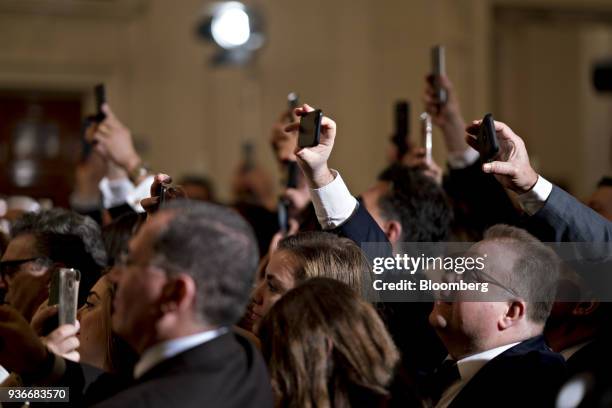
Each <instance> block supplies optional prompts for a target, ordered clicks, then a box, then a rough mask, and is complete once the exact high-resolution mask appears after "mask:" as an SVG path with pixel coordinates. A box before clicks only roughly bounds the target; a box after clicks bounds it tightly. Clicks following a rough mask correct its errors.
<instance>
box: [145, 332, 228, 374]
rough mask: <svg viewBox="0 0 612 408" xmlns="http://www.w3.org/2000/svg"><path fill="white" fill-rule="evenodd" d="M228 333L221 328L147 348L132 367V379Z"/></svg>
mask: <svg viewBox="0 0 612 408" xmlns="http://www.w3.org/2000/svg"><path fill="white" fill-rule="evenodd" d="M228 331H229V329H228V328H227V327H221V328H219V329H215V330H207V331H203V332H200V333H196V334H192V335H190V336H184V337H179V338H178V339H172V340H168V341H164V342H161V343H158V344H156V345H154V346H152V347H149V348H148V349H147V350H145V352H144V353H142V356H141V357H140V360H138V363H136V365H135V366H134V378H140V377H142V376H143V375H144V373H146V372H147V371H149V370H150V369H151V368H153V367H154V366H156V365H157V364H159V363H161V362H162V361H164V360H168V359H170V358H172V357H174V356H176V355H177V354H180V353H182V352H183V351H186V350H188V349H190V348H194V347H196V346H199V345H201V344H204V343H206V342H208V341H211V340H213V339H215V338H217V337H219V336H221V335H222V334H225V333H227V332H228Z"/></svg>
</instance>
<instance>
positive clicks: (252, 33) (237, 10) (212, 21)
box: [197, 1, 264, 65]
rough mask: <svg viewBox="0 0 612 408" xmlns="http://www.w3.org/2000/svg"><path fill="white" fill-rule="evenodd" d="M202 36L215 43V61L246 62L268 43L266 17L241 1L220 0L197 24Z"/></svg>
mask: <svg viewBox="0 0 612 408" xmlns="http://www.w3.org/2000/svg"><path fill="white" fill-rule="evenodd" d="M197 34H198V36H199V37H200V38H203V39H205V40H207V41H211V42H213V43H214V44H215V46H216V47H217V49H218V52H217V53H216V54H215V55H214V56H213V59H212V62H213V64H215V65H219V64H244V63H246V62H247V61H249V60H250V59H251V58H252V57H253V55H254V53H255V51H257V50H258V49H259V48H261V47H262V46H263V44H264V34H263V19H262V18H261V15H260V14H259V13H258V12H257V11H256V10H255V8H254V7H252V6H249V7H247V6H246V5H244V4H243V3H241V2H239V1H223V2H216V3H213V4H211V5H210V6H207V7H206V8H205V10H204V13H203V18H202V20H200V22H199V23H198V26H197Z"/></svg>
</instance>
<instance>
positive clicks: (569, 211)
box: [528, 186, 612, 242]
mask: <svg viewBox="0 0 612 408" xmlns="http://www.w3.org/2000/svg"><path fill="white" fill-rule="evenodd" d="M528 225H529V229H530V230H531V231H534V233H535V234H536V235H537V236H538V238H540V239H542V240H546V241H555V242H610V241H612V222H610V221H608V220H606V219H605V218H603V217H602V216H601V215H599V214H598V213H596V212H595V211H593V210H592V209H590V208H589V207H587V206H586V205H584V204H582V203H581V202H579V201H578V200H577V199H576V198H574V197H573V196H571V195H570V194H568V193H566V192H565V191H563V190H562V189H561V188H559V187H557V186H553V189H552V191H551V193H550V196H549V197H548V199H547V200H546V202H545V203H544V206H543V207H542V208H540V210H539V211H537V212H536V213H535V214H534V215H532V216H531V217H530V219H529V222H528Z"/></svg>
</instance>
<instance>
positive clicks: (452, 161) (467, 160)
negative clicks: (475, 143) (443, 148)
mask: <svg viewBox="0 0 612 408" xmlns="http://www.w3.org/2000/svg"><path fill="white" fill-rule="evenodd" d="M479 158H480V153H478V151H477V150H474V149H472V148H471V147H470V148H468V149H466V150H464V151H462V152H449V153H448V157H447V158H446V162H447V163H448V167H450V168H451V169H457V170H458V169H464V168H466V167H468V166H471V165H472V164H474V163H476V160H478V159H479Z"/></svg>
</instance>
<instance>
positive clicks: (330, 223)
mask: <svg viewBox="0 0 612 408" xmlns="http://www.w3.org/2000/svg"><path fill="white" fill-rule="evenodd" d="M331 172H332V174H333V176H334V180H333V181H332V182H331V183H329V184H327V185H326V186H323V187H321V188H317V189H311V190H310V196H311V197H312V204H313V206H314V209H315V213H316V214H317V219H318V220H319V224H321V227H322V228H323V229H324V230H329V229H334V228H336V227H338V226H340V225H342V224H344V222H346V220H348V219H349V218H350V216H351V215H353V213H354V212H355V209H356V208H357V206H358V205H359V203H358V202H357V199H356V198H355V197H353V196H352V195H351V192H350V191H349V189H348V188H347V187H346V184H344V180H342V177H340V174H339V173H338V172H337V171H336V170H332V171H331Z"/></svg>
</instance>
